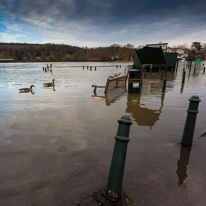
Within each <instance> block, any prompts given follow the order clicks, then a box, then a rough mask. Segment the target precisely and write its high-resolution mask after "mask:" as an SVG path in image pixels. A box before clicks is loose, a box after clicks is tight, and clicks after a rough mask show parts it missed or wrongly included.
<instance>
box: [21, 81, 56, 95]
mask: <svg viewBox="0 0 206 206" xmlns="http://www.w3.org/2000/svg"><path fill="white" fill-rule="evenodd" d="M54 80H55V79H52V83H51V82H50V83H44V86H45V87H54V86H55V84H54ZM32 87H35V86H34V85H31V86H30V88H21V89H19V90H20V93H26V92H32V90H33V89H32Z"/></svg>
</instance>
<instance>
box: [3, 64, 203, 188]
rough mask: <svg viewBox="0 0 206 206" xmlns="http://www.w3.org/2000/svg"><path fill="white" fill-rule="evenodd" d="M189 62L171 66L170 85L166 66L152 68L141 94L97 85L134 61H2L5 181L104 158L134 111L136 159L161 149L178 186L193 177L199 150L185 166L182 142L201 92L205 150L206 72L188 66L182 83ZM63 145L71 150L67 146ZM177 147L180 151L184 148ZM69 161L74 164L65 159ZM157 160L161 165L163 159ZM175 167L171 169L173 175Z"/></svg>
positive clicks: (199, 130) (199, 127)
mask: <svg viewBox="0 0 206 206" xmlns="http://www.w3.org/2000/svg"><path fill="white" fill-rule="evenodd" d="M183 63H184V62H183V61H182V62H180V63H179V68H178V71H177V72H174V73H173V74H171V72H168V73H167V85H166V91H165V92H163V91H162V81H161V80H160V75H159V74H158V72H154V73H152V74H151V75H150V74H149V73H147V74H146V78H145V79H144V81H143V87H142V92H141V94H128V93H127V88H118V89H115V90H112V91H110V92H108V93H107V94H104V89H103V88H97V92H96V94H94V93H93V88H92V87H91V85H93V84H97V85H101V86H104V85H105V83H106V79H107V78H108V77H109V76H112V75H114V74H117V73H121V74H124V73H125V67H126V66H127V65H129V64H130V65H131V64H132V63H113V62H112V63H111V62H106V63H99V62H97V63H96V62H85V63H84V62H75V63H72V62H67V63H52V71H51V70H49V71H47V72H46V71H44V70H43V67H45V66H46V64H47V63H7V64H0V128H1V130H0V163H1V166H2V167H1V171H0V182H1V184H0V188H12V187H14V186H18V185H23V184H26V183H31V182H34V181H40V180H42V179H43V178H48V177H50V178H53V177H56V176H61V175H64V174H67V173H72V172H74V171H76V170H78V169H79V168H82V167H84V164H85V165H86V164H98V161H99V159H98V155H97V157H96V158H95V157H94V156H95V154H94V152H95V151H96V152H97V151H99V152H97V153H98V154H100V151H102V150H103V151H104V152H105V153H108V151H109V152H110V153H111V152H112V150H113V146H114V138H113V137H114V136H115V135H116V131H117V128H118V123H117V120H118V119H119V118H120V117H121V116H123V115H129V117H130V119H131V120H132V122H133V124H132V125H131V128H130V142H129V144H128V147H129V148H128V154H127V158H128V159H129V154H130V155H131V156H132V154H134V153H136V155H137V156H138V155H140V156H141V157H139V158H137V157H136V156H135V157H136V159H135V161H143V160H142V159H147V158H149V159H150V158H151V157H152V156H155V155H157V157H158V158H161V157H162V161H163V162H164V161H165V162H168V160H167V159H166V157H167V156H170V157H171V159H172V163H171V164H172V165H171V166H169V168H168V171H169V170H170V169H171V168H172V170H173V175H174V178H172V180H173V181H174V185H179V186H181V185H182V184H183V183H184V182H185V181H186V180H187V179H188V181H190V178H191V179H192V178H194V175H193V174H194V173H193V170H192V167H191V169H189V171H187V173H188V174H186V175H185V173H186V171H185V170H186V167H189V165H190V164H189V163H188V162H189V155H190V158H192V157H191V156H192V154H191V153H192V152H193V151H190V150H189V151H186V154H187V155H186V156H187V157H186V160H185V162H186V163H185V164H184V165H185V167H184V168H185V169H183V170H184V171H181V165H180V166H178V165H179V164H180V162H181V161H182V158H181V157H180V154H181V153H182V152H183V150H180V149H177V147H179V146H178V144H179V142H180V141H181V137H182V133H183V129H184V124H185V120H186V115H187V111H186V110H187V109H188V105H189V100H188V99H189V98H190V97H191V96H193V95H198V96H199V98H200V99H201V102H200V104H199V113H198V114H197V121H196V127H195V133H194V145H195V147H196V149H197V150H199V151H201V150H202V151H203V150H205V146H206V145H205V144H206V141H205V139H206V138H205V139H204V137H201V138H198V137H199V136H201V134H203V133H204V132H206V129H205V128H206V127H205V120H206V104H205V102H206V74H203V68H202V67H201V68H198V69H196V72H195V73H193V68H192V70H191V72H189V69H188V68H186V78H185V84H184V85H182V83H181V81H182V71H183V67H185V65H184V64H183ZM87 65H88V66H89V68H88V69H87V67H86V66H87ZM116 65H121V68H119V67H118V68H116ZM83 66H84V69H83ZM90 66H92V69H91V70H90ZM95 66H96V70H95V68H94V67H95ZM52 79H55V87H54V88H53V87H44V85H43V83H46V82H52ZM31 85H34V86H35V87H34V88H33V92H32V93H31V92H29V93H19V90H18V89H20V88H23V87H30V86H31ZM62 146H63V147H65V148H66V151H60V148H61V147H62ZM193 147H194V146H193ZM171 148H173V149H171ZM174 148H176V149H177V150H178V152H177V153H176V154H174V153H173V151H174V150H175V149H174ZM169 150H171V151H172V154H170V155H169ZM136 151H137V152H136ZM160 151H162V154H160ZM92 152H93V155H94V156H93V155H91V153H92ZM194 154H195V153H194ZM82 156H84V157H82ZM163 156H164V157H163ZM108 158H110V156H109V157H108ZM195 158H196V157H195V156H194V159H195ZM91 159H92V160H91ZM183 159H185V158H183ZM91 161H94V163H91ZM170 161H171V160H170ZM183 161H184V160H183ZM66 162H69V165H66V166H65V164H66ZM79 162H81V164H80V163H79ZM109 162H110V160H109ZM129 164H131V163H130V161H129V160H128V165H129ZM145 164H146V163H145ZM150 164H151V165H153V164H155V165H156V166H157V167H158V163H157V162H156V163H154V162H150ZM188 164H189V165H188ZM187 165H188V166H187ZM147 166H148V165H145V167H146V168H147ZM108 167H109V165H108ZM37 168H38V169H37ZM154 171H155V168H154ZM168 171H167V169H166V173H167V174H168ZM169 176H170V175H169V174H168V175H167V178H169ZM148 178H153V176H148Z"/></svg>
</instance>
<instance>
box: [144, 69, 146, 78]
mask: <svg viewBox="0 0 206 206" xmlns="http://www.w3.org/2000/svg"><path fill="white" fill-rule="evenodd" d="M145 77H146V70H144V78H145Z"/></svg>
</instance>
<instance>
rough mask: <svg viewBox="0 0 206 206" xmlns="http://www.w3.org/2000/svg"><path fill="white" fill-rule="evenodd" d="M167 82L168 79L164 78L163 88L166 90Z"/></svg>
mask: <svg viewBox="0 0 206 206" xmlns="http://www.w3.org/2000/svg"><path fill="white" fill-rule="evenodd" d="M166 83H167V79H166V78H164V80H163V86H162V90H164V91H165V89H166Z"/></svg>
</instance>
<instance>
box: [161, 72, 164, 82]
mask: <svg viewBox="0 0 206 206" xmlns="http://www.w3.org/2000/svg"><path fill="white" fill-rule="evenodd" d="M163 74H164V70H162V73H161V80H163Z"/></svg>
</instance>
